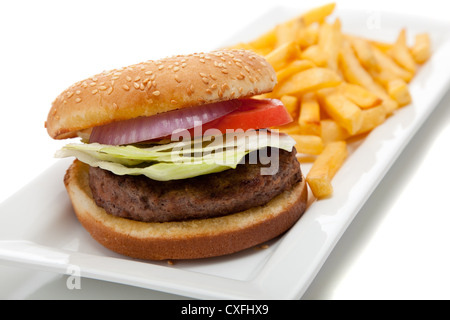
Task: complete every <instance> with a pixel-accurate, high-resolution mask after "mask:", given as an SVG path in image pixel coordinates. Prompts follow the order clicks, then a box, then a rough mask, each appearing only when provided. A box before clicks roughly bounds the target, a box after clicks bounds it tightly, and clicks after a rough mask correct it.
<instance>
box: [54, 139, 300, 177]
mask: <svg viewBox="0 0 450 320" xmlns="http://www.w3.org/2000/svg"><path fill="white" fill-rule="evenodd" d="M294 145H295V140H294V139H292V138H291V137H290V136H288V135H286V134H281V133H277V132H271V131H264V130H260V131H247V132H243V131H242V132H239V131H237V132H233V133H227V134H225V135H222V136H209V137H199V138H196V139H193V140H191V139H183V140H182V141H177V142H171V143H168V144H163V145H154V146H146V145H125V146H112V145H103V144H99V143H90V144H86V143H76V144H75V143H72V144H68V145H66V146H64V147H63V148H62V149H61V150H58V151H57V152H56V154H55V157H58V158H65V157H76V158H77V159H78V160H80V161H82V162H84V163H87V164H89V165H90V166H93V167H100V168H102V169H105V170H109V171H111V172H113V173H114V174H117V175H145V176H147V177H149V178H150V179H154V180H159V181H167V180H176V179H186V178H191V177H195V176H199V175H204V174H209V173H215V172H220V171H224V170H227V169H232V168H236V166H237V165H238V164H239V163H240V162H241V161H242V160H243V158H244V157H245V156H246V155H247V154H249V153H250V152H252V151H256V150H259V149H263V148H266V147H274V148H278V149H283V150H286V151H289V152H290V151H292V148H293V147H294Z"/></svg>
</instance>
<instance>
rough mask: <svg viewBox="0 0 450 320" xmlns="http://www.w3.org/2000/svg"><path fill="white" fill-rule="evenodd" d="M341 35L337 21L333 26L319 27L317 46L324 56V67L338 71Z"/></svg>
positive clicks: (323, 25) (325, 24) (337, 20)
mask: <svg viewBox="0 0 450 320" xmlns="http://www.w3.org/2000/svg"><path fill="white" fill-rule="evenodd" d="M341 41H342V34H341V23H340V20H339V19H336V21H335V22H334V23H333V24H328V23H323V24H322V26H321V27H320V32H319V40H318V46H319V48H320V50H321V51H322V54H323V55H324V56H325V62H326V63H325V66H326V67H328V68H330V69H331V70H333V71H336V72H337V71H338V55H339V48H340V47H341Z"/></svg>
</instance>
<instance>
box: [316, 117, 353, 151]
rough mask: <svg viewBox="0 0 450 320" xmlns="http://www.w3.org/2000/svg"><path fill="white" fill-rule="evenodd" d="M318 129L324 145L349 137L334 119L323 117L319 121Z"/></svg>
mask: <svg viewBox="0 0 450 320" xmlns="http://www.w3.org/2000/svg"><path fill="white" fill-rule="evenodd" d="M320 129H321V136H322V141H323V143H324V144H325V145H327V144H329V143H331V142H336V141H343V140H346V139H348V138H349V137H350V134H349V133H348V132H347V130H345V129H344V128H343V127H341V126H340V125H339V124H338V123H337V122H336V121H334V120H333V119H323V120H321V121H320Z"/></svg>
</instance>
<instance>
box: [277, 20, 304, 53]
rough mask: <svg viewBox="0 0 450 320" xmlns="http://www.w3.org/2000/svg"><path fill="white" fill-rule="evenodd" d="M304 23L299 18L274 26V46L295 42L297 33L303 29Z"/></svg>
mask: <svg viewBox="0 0 450 320" xmlns="http://www.w3.org/2000/svg"><path fill="white" fill-rule="evenodd" d="M304 27H305V26H304V23H303V21H302V20H301V18H296V19H292V20H290V21H287V22H285V23H281V24H279V25H277V26H276V27H275V35H276V43H275V48H277V47H279V46H281V45H283V44H285V43H289V42H297V39H298V35H299V32H300V30H301V29H303V28H304Z"/></svg>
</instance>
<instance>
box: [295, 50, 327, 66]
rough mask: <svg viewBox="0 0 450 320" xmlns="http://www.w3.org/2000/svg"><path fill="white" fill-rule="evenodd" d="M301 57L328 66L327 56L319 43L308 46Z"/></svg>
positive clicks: (317, 64) (318, 64)
mask: <svg viewBox="0 0 450 320" xmlns="http://www.w3.org/2000/svg"><path fill="white" fill-rule="evenodd" d="M300 58H302V59H304V60H309V61H311V62H312V63H314V64H315V65H316V66H318V67H326V65H327V56H326V55H325V53H324V52H323V50H322V49H321V48H320V47H319V45H312V46H310V47H308V48H306V49H305V50H304V51H303V52H302V53H301V54H300Z"/></svg>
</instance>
